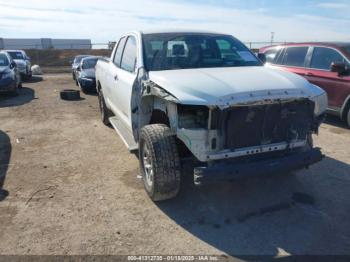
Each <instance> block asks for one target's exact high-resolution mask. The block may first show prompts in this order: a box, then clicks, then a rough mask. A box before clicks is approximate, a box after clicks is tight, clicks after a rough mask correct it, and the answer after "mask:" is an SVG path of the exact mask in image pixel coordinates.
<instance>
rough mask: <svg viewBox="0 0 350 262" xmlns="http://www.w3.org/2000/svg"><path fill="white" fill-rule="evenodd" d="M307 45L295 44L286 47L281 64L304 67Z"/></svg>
mask: <svg viewBox="0 0 350 262" xmlns="http://www.w3.org/2000/svg"><path fill="white" fill-rule="evenodd" d="M308 50H309V47H307V46H296V47H287V49H286V51H285V54H284V56H283V61H282V64H283V65H287V66H297V67H304V64H305V58H306V54H307V51H308Z"/></svg>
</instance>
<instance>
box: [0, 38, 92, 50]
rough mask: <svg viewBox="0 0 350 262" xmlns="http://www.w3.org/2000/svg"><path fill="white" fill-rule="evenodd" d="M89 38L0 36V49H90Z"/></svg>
mask: <svg viewBox="0 0 350 262" xmlns="http://www.w3.org/2000/svg"><path fill="white" fill-rule="evenodd" d="M91 48H92V44H91V40H90V39H52V38H36V39H34V38H27V39H24V38H22V39H21V38H0V49H91Z"/></svg>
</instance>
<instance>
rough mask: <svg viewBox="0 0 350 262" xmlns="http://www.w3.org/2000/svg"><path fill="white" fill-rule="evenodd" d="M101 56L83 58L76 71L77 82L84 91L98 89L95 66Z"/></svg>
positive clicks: (88, 91)
mask: <svg viewBox="0 0 350 262" xmlns="http://www.w3.org/2000/svg"><path fill="white" fill-rule="evenodd" d="M99 58H100V57H99V56H89V57H85V58H83V59H82V60H81V62H80V64H79V66H78V67H77V69H76V71H75V81H76V84H77V86H79V87H80V89H81V90H82V91H83V92H84V93H90V92H95V91H96V76H95V72H96V70H95V66H96V63H97V60H98V59H99Z"/></svg>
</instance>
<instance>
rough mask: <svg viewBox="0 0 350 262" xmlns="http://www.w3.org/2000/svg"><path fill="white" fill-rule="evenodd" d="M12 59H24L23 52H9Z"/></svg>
mask: <svg viewBox="0 0 350 262" xmlns="http://www.w3.org/2000/svg"><path fill="white" fill-rule="evenodd" d="M8 54H9V55H10V56H11V58H12V59H20V60H23V59H24V57H23V54H22V53H21V52H8Z"/></svg>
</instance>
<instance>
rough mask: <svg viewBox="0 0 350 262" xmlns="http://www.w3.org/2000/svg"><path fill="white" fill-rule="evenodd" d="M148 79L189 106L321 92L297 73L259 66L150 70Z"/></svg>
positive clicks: (315, 94) (223, 104)
mask: <svg viewBox="0 0 350 262" xmlns="http://www.w3.org/2000/svg"><path fill="white" fill-rule="evenodd" d="M149 79H150V80H151V81H153V82H154V83H156V84H157V85H158V86H160V87H162V88H163V89H165V90H166V91H168V92H169V93H170V94H172V95H173V96H175V97H176V98H177V99H178V100H179V102H180V103H182V104H192V105H209V106H210V105H218V106H229V105H232V104H239V103H249V102H254V101H261V100H265V99H267V100H271V99H288V98H301V97H313V96H317V95H320V94H322V93H323V92H324V91H323V90H322V89H320V88H318V87H316V86H314V85H312V84H310V83H309V82H308V81H307V80H305V79H304V78H302V77H300V76H298V75H296V74H292V73H289V72H285V71H282V70H278V69H271V68H267V67H262V66H258V67H228V68H202V69H182V70H167V71H151V72H149Z"/></svg>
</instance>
